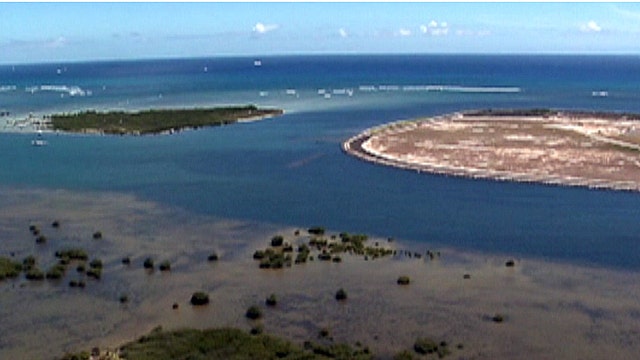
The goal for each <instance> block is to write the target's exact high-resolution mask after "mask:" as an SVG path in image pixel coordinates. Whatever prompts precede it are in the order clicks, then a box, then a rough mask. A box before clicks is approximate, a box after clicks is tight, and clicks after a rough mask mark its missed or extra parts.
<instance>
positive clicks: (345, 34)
mask: <svg viewBox="0 0 640 360" xmlns="http://www.w3.org/2000/svg"><path fill="white" fill-rule="evenodd" d="M338 34H340V37H341V38H346V37H348V36H349V34H348V33H347V30H345V29H344V28H340V29H339V30H338Z"/></svg>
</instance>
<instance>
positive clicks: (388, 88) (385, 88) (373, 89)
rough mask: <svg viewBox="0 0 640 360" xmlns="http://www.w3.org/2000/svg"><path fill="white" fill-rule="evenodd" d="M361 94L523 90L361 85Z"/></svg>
mask: <svg viewBox="0 0 640 360" xmlns="http://www.w3.org/2000/svg"><path fill="white" fill-rule="evenodd" d="M358 91H361V92H378V91H383V92H389V91H406V92H419V91H424V92H456V93H481V94H482V93H519V92H522V89H521V88H519V87H515V86H458V85H360V86H359V87H358Z"/></svg>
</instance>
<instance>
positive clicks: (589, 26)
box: [580, 20, 602, 33]
mask: <svg viewBox="0 0 640 360" xmlns="http://www.w3.org/2000/svg"><path fill="white" fill-rule="evenodd" d="M580 30H581V31H582V32H596V33H597V32H601V31H602V27H600V25H598V23H596V22H595V21H593V20H591V21H589V22H588V23H586V24H584V25H582V26H580Z"/></svg>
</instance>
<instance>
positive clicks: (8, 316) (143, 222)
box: [0, 189, 640, 359]
mask: <svg viewBox="0 0 640 360" xmlns="http://www.w3.org/2000/svg"><path fill="white" fill-rule="evenodd" d="M53 220H59V221H60V223H61V227H60V228H59V229H54V228H52V227H51V226H50V224H51V222H52V221H53ZM310 221H312V219H311V220H310ZM32 223H33V224H37V225H39V227H40V228H41V229H42V230H43V233H44V234H45V235H46V236H47V237H48V239H49V240H48V242H47V243H46V244H45V245H37V244H35V241H34V237H33V236H32V235H31V234H30V232H29V231H28V226H29V225H30V224H32ZM98 230H99V231H101V232H102V233H103V235H104V237H103V239H102V240H93V239H92V237H91V235H92V234H93V232H94V231H98ZM293 230H294V228H287V227H285V226H276V225H269V224H255V223H247V222H242V221H231V220H224V219H213V218H207V217H202V216H195V215H192V214H188V213H184V212H181V211H178V210H173V209H164V208H162V207H160V206H158V205H157V204H153V203H148V202H143V201H140V200H137V199H135V198H132V197H129V196H126V195H121V194H85V193H70V192H65V191H54V192H49V191H48V192H45V191H32V190H29V191H27V190H16V189H0V256H10V254H11V253H12V252H13V253H14V257H15V258H16V259H22V258H24V257H26V256H27V255H30V254H33V255H35V256H36V257H37V258H38V260H39V264H40V268H42V269H46V268H47V267H48V266H49V265H50V264H52V263H54V262H55V258H54V256H53V253H54V252H55V250H58V249H61V248H65V247H68V246H75V247H82V248H84V249H85V250H87V251H88V252H89V254H90V256H91V257H99V258H100V259H102V261H103V262H104V264H105V267H104V270H103V277H102V279H101V280H99V281H95V280H91V279H87V280H86V281H87V287H86V288H85V289H77V288H70V287H69V286H68V285H67V283H68V281H69V280H72V279H79V278H80V277H81V275H80V274H78V273H77V272H76V271H75V269H74V267H73V266H72V267H70V268H69V271H68V272H67V275H66V277H65V279H64V280H61V281H57V282H53V281H47V280H45V281H42V282H28V281H26V280H24V279H23V278H20V279H16V280H8V281H7V280H5V281H2V282H0V293H1V294H2V295H0V318H1V319H2V326H1V327H0V358H2V359H48V358H53V357H54V356H58V355H61V354H63V353H64V352H65V351H71V350H79V349H89V348H91V347H93V346H99V347H115V346H117V345H118V344H121V343H123V342H125V341H129V340H132V339H134V338H135V337H138V336H140V335H142V334H144V333H146V332H148V331H149V330H151V329H152V328H153V327H155V326H158V325H162V326H163V327H165V328H177V327H197V328H207V327H220V326H236V327H240V328H246V329H249V328H250V327H251V326H252V324H253V323H252V322H250V321H249V320H246V319H245V317H244V312H245V310H246V309H247V308H248V307H249V306H250V305H253V304H259V305H260V306H261V307H263V309H264V318H263V319H262V320H261V322H262V323H263V324H264V327H265V329H266V331H267V332H269V333H273V334H276V335H282V336H285V337H287V338H289V339H292V340H294V341H297V342H301V341H303V340H307V339H317V334H318V331H319V330H320V329H321V328H328V329H329V331H330V334H331V336H333V337H334V339H335V340H336V341H346V342H350V343H355V342H356V341H359V342H361V343H362V344H364V345H366V346H369V347H370V348H371V349H372V350H373V351H374V352H376V353H379V354H381V355H382V356H383V357H384V356H389V355H390V354H392V353H394V352H397V351H399V350H402V349H407V348H410V347H411V346H412V344H413V341H414V340H415V338H416V337H419V336H431V337H433V338H436V339H440V340H446V341H448V342H450V343H452V344H457V343H462V344H464V349H463V350H454V354H455V355H457V356H456V357H458V356H459V357H462V358H486V359H496V358H505V359H508V358H521V357H522V356H524V354H526V357H527V358H539V359H547V358H583V359H602V358H617V359H633V358H635V357H636V356H637V354H638V352H639V350H640V321H639V320H640V287H639V286H638V285H637V284H639V283H640V282H638V280H640V274H638V273H624V272H613V271H609V270H603V269H591V268H586V267H577V266H570V265H565V264H553V263H543V262H539V261H533V260H529V259H519V260H517V261H516V266H515V267H513V268H507V267H505V266H504V261H505V260H506V259H508V256H501V255H488V254H468V253H463V252H459V251H454V250H452V249H439V250H441V251H442V253H443V255H442V258H440V259H439V260H435V261H430V260H426V259H425V258H424V257H423V258H422V259H415V258H413V259H408V258H406V257H392V258H385V259H377V260H375V261H364V260H363V259H362V258H357V257H349V256H343V260H344V261H343V262H342V263H332V262H320V261H314V262H309V263H307V264H305V265H300V266H294V267H293V268H292V269H284V270H260V269H258V267H257V264H256V263H255V262H254V261H253V260H252V259H251V254H252V253H253V251H254V250H255V249H256V248H258V247H261V248H262V247H265V246H266V245H267V244H268V240H269V239H270V238H271V236H272V235H274V234H278V233H280V234H284V235H286V237H287V238H288V239H289V240H291V241H294V242H295V241H303V240H304V239H303V238H300V239H299V240H296V238H295V237H294V236H293ZM338 230H339V229H338ZM394 246H396V247H399V248H411V249H413V250H416V251H421V252H424V250H425V248H424V247H425V246H424V245H420V246H419V245H417V244H410V243H407V242H400V243H394ZM212 251H216V252H217V253H218V254H219V255H220V256H221V259H220V261H218V262H216V263H209V262H208V261H207V256H208V255H209V254H210V253H211V252H212ZM124 256H129V257H131V260H132V263H131V265H130V266H124V265H122V263H121V259H122V258H123V257H124ZM147 256H151V257H152V258H154V259H155V262H156V266H157V264H158V263H159V262H160V261H162V260H165V259H166V260H170V261H171V265H172V270H171V272H170V273H161V272H160V271H158V270H157V269H156V271H155V272H153V273H148V272H147V271H145V270H144V269H143V266H142V263H143V261H144V259H145V258H146V257H147ZM465 273H468V274H470V275H471V278H470V279H463V274H465ZM399 275H408V276H410V278H411V280H412V282H411V284H410V285H408V286H398V285H397V284H396V279H397V278H398V276H399ZM341 287H342V288H344V289H345V290H346V291H347V293H348V297H349V298H348V300H347V301H346V302H344V303H339V302H337V301H336V300H335V299H334V294H335V292H336V290H337V289H338V288H341ZM197 290H204V291H207V292H208V293H209V294H210V297H211V303H210V304H209V305H208V306H205V307H202V308H194V307H192V306H190V305H189V298H190V296H191V294H192V293H193V292H194V291H197ZM271 293H275V294H276V295H277V297H278V299H279V303H278V305H277V306H276V307H275V308H266V307H264V306H263V304H264V299H265V298H266V297H267V296H268V295H269V294H271ZM123 294H126V295H127V296H128V298H129V302H128V303H127V304H124V305H122V304H120V303H119V301H118V298H119V297H120V295H123ZM174 302H175V303H178V304H179V305H180V307H179V309H177V310H173V309H172V304H173V303H174ZM496 313H500V314H504V316H505V321H504V322H503V323H500V324H498V323H494V322H492V321H490V320H489V318H490V317H492V316H493V315H495V314H496Z"/></svg>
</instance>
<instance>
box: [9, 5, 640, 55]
mask: <svg viewBox="0 0 640 360" xmlns="http://www.w3.org/2000/svg"><path fill="white" fill-rule="evenodd" d="M0 19H1V20H0V63H5V64H9V63H25V62H29V63H33V62H52V61H84V60H106V59H139V58H166V57H199V56H228V55H241V56H259V55H274V54H317V53H420V54H423V53H490V54H493V53H499V54H508V53H554V54H556V53H563V54H564V53H570V54H573V53H578V54H584V53H589V54H591V53H596V54H611V53H615V54H618V53H625V54H640V40H639V39H640V4H637V3H431V2H428V3H0Z"/></svg>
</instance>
